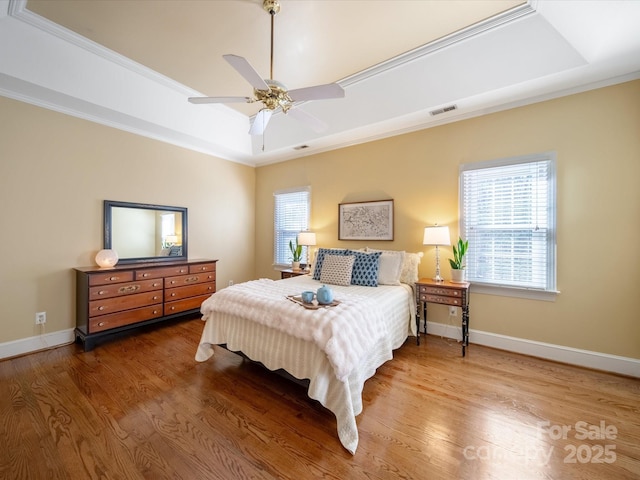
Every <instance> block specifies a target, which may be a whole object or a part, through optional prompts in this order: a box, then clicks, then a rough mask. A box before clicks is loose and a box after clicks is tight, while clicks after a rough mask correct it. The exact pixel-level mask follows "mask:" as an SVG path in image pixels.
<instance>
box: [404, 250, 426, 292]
mask: <svg viewBox="0 0 640 480" xmlns="http://www.w3.org/2000/svg"><path fill="white" fill-rule="evenodd" d="M422 255H424V254H423V253H422V252H418V253H406V252H405V254H404V261H403V262H402V273H401V274H400V283H406V284H408V285H413V284H414V283H416V282H417V281H418V280H419V279H420V277H419V275H418V265H420V262H421V261H422Z"/></svg>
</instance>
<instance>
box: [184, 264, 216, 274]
mask: <svg viewBox="0 0 640 480" xmlns="http://www.w3.org/2000/svg"><path fill="white" fill-rule="evenodd" d="M215 271H216V264H215V263H199V264H198V265H189V273H203V272H214V273H215Z"/></svg>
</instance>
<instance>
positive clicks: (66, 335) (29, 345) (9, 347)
mask: <svg viewBox="0 0 640 480" xmlns="http://www.w3.org/2000/svg"><path fill="white" fill-rule="evenodd" d="M73 330H74V329H73V328H69V329H67V330H60V331H57V332H52V333H43V334H42V335H37V336H35V337H28V338H21V339H20V340H14V341H13V342H6V343H0V359H3V358H10V357H17V356H19V355H25V354H27V353H34V352H37V351H40V350H47V349H49V348H55V347H59V346H61V345H66V344H68V343H73V341H74V340H75V336H74V333H73Z"/></svg>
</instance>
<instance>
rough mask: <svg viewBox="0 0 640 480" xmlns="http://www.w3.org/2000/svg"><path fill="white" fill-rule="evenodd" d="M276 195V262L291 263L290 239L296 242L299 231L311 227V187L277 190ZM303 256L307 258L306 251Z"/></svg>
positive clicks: (278, 263)
mask: <svg viewBox="0 0 640 480" xmlns="http://www.w3.org/2000/svg"><path fill="white" fill-rule="evenodd" d="M274 197H275V206H274V239H275V241H274V264H276V265H279V266H285V265H291V260H292V257H291V250H290V249H289V241H290V240H291V241H293V243H296V240H297V236H298V233H299V232H301V231H302V230H308V229H309V213H310V204H311V189H310V188H309V187H300V188H296V189H291V190H286V191H280V192H275V193H274ZM305 248H307V247H303V250H304V249H305ZM303 258H306V252H304V251H303Z"/></svg>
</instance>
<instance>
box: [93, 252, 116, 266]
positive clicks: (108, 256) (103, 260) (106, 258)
mask: <svg viewBox="0 0 640 480" xmlns="http://www.w3.org/2000/svg"><path fill="white" fill-rule="evenodd" d="M96 263H97V264H98V265H99V266H100V267H102V268H112V267H113V266H114V265H115V264H116V263H118V253H117V252H116V251H115V250H110V249H104V250H100V251H99V252H98V254H97V255H96Z"/></svg>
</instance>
